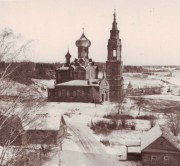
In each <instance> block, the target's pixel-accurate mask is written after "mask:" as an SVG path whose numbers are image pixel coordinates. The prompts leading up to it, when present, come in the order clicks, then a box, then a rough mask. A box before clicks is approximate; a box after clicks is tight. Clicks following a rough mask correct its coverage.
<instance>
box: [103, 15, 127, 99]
mask: <svg viewBox="0 0 180 166" xmlns="http://www.w3.org/2000/svg"><path fill="white" fill-rule="evenodd" d="M113 16H114V20H113V23H112V29H111V31H110V39H109V40H108V46H107V48H108V57H107V61H106V79H107V81H108V83H109V86H110V89H109V99H110V101H112V102H120V101H121V97H122V95H123V84H124V83H123V82H124V81H123V77H122V70H123V63H122V60H121V48H122V46H121V39H120V38H119V30H118V27H117V22H116V13H115V12H114V14H113Z"/></svg>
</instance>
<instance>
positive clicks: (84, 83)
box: [56, 80, 99, 87]
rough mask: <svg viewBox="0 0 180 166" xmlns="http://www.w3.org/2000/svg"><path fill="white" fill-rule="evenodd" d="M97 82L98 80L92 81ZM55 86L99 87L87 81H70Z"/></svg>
mask: <svg viewBox="0 0 180 166" xmlns="http://www.w3.org/2000/svg"><path fill="white" fill-rule="evenodd" d="M95 81H96V82H99V81H98V80H94V82H95ZM56 86H80V87H81V86H99V84H98V83H97V84H93V81H89V84H88V81H87V80H72V81H68V82H64V83H60V84H56Z"/></svg>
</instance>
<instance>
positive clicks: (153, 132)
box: [141, 125, 162, 150]
mask: <svg viewBox="0 0 180 166" xmlns="http://www.w3.org/2000/svg"><path fill="white" fill-rule="evenodd" d="M161 135H162V131H161V128H160V126H159V125H156V126H154V127H153V128H152V129H150V130H149V131H148V132H145V133H144V134H143V135H142V137H141V150H143V149H145V148H146V147H147V146H149V145H150V144H151V143H153V142H154V141H155V140H156V139H158V138H159V137H160V136H161Z"/></svg>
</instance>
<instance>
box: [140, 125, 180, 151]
mask: <svg viewBox="0 0 180 166" xmlns="http://www.w3.org/2000/svg"><path fill="white" fill-rule="evenodd" d="M161 136H162V137H163V138H165V139H166V140H167V141H168V142H169V143H170V144H172V146H174V147H175V148H176V149H177V150H179V151H180V146H179V144H178V143H177V140H176V139H175V138H174V136H173V135H171V133H170V131H169V130H168V129H166V128H164V127H160V126H159V125H158V124H157V125H155V126H154V127H153V128H152V129H150V130H149V131H148V132H146V133H144V134H143V135H142V137H141V150H144V149H145V148H146V147H148V146H149V145H150V144H152V143H153V142H154V141H156V140H157V139H158V138H160V137H161Z"/></svg>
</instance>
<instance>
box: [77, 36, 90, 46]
mask: <svg viewBox="0 0 180 166" xmlns="http://www.w3.org/2000/svg"><path fill="white" fill-rule="evenodd" d="M90 45H91V42H90V40H88V39H87V38H86V36H85V35H84V33H83V34H82V36H81V37H80V39H79V40H77V41H76V46H77V47H90Z"/></svg>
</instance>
